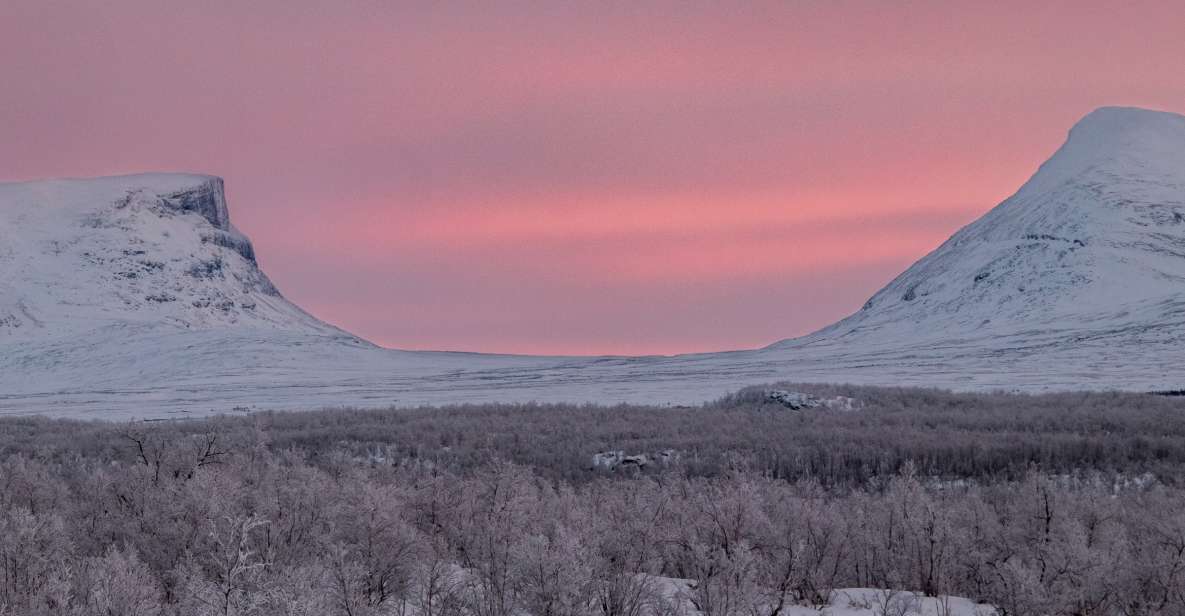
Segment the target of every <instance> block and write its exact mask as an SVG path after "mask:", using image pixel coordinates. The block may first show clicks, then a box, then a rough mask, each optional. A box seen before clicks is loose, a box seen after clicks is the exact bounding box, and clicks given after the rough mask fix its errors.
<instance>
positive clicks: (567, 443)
mask: <svg viewBox="0 0 1185 616" xmlns="http://www.w3.org/2000/svg"><path fill="white" fill-rule="evenodd" d="M783 388H785V389H793V390H796V391H804V392H808V393H812V394H815V395H818V396H821V397H830V396H836V395H843V396H849V397H853V398H855V399H856V400H858V402H859V408H858V410H854V411H840V410H830V409H807V410H802V411H792V410H789V409H786V408H784V407H782V406H781V405H779V404H777V403H775V402H771V401H769V400H768V399H767V397H766V396H765V391H766V390H765V389H762V388H754V389H750V390H745V391H742V392H740V393H739V394H737V395H734V396H730V397H728V398H726V399H724V400H721V401H719V402H717V403H714V404H710V405H705V406H703V407H695V408H652V407H628V406H623V407H611V408H606V407H576V406H556V405H488V406H469V407H458V408H447V409H432V408H429V409H390V410H378V411H362V410H350V409H340V410H331V411H321V412H311V413H310V412H300V413H261V414H255V415H248V416H237V417H222V418H214V419H203V420H191V421H177V422H158V423H151V424H139V425H136V426H134V428H135V430H138V431H141V432H143V433H145V434H151V435H156V436H158V437H166V436H168V437H184V436H188V435H203V434H214V435H217V436H218V437H219V438H220V439H221V441H222V442H223V443H226V444H228V445H229V444H232V443H234V444H235V445H236V446H237V447H242V446H245V443H247V442H248V441H250V442H252V443H262V446H264V447H266V448H268V449H269V450H270V451H273V452H284V451H287V450H289V449H295V450H298V451H300V452H302V453H301V455H302V456H304V457H305V458H306V459H307V460H308V461H309V463H311V464H313V465H321V464H326V463H330V462H332V461H333V460H334V459H335V458H336V457H339V456H347V457H351V458H357V459H365V460H371V461H374V462H375V463H396V464H404V465H407V464H432V465H435V466H437V467H439V468H445V469H448V470H451V471H453V472H458V473H463V472H467V471H469V470H473V469H478V468H482V467H484V466H486V465H488V464H489V463H490V462H491V461H494V460H508V461H511V462H514V463H516V464H520V465H523V466H528V467H530V468H531V469H533V470H534V472H536V473H538V474H539V475H541V476H543V477H546V478H548V479H563V480H566V481H569V482H573V483H583V482H586V481H590V480H595V479H597V478H600V477H604V476H605V475H606V474H607V473H608V471H606V469H604V468H594V465H593V464H592V459H593V456H594V455H595V454H596V453H598V452H602V451H623V452H624V453H625V454H626V455H630V454H647V453H652V452H656V451H664V450H673V451H674V452H675V454H676V455H675V457H674V458H673V459H672V461H671V463H668V464H651V465H650V466H649V467H648V468H646V469H643V470H642V472H643V473H647V474H652V473H656V472H670V471H671V470H676V471H677V472H678V473H679V474H682V475H684V476H687V477H714V476H718V475H720V474H721V473H722V472H725V471H726V470H727V469H728V468H730V465H731V464H732V462H733V461H734V460H735V459H736V458H737V457H738V456H739V457H743V458H745V459H746V460H747V462H748V463H749V464H750V465H751V467H752V468H753V469H754V470H756V471H758V472H761V473H764V474H768V475H769V476H771V477H774V478H777V479H783V480H786V481H791V482H796V481H801V480H808V479H809V480H812V481H816V482H818V483H820V484H822V485H824V486H827V487H836V488H848V489H854V488H874V487H876V486H877V485H882V484H883V483H884V482H886V481H887V480H888V479H889V478H891V477H893V476H895V475H897V474H898V473H900V471H901V469H902V468H903V467H904V466H905V465H906V464H910V465H911V466H912V467H913V468H914V469H916V473H917V474H918V475H919V476H921V477H924V478H926V479H927V480H928V481H939V482H944V481H956V480H972V481H976V482H981V483H992V482H996V481H1016V480H1019V479H1021V478H1023V477H1025V476H1026V475H1027V474H1028V473H1029V472H1031V471H1033V470H1036V471H1039V472H1041V473H1044V474H1047V475H1067V476H1075V477H1078V476H1083V475H1093V476H1096V477H1099V478H1100V480H1105V481H1108V482H1114V481H1130V480H1146V479H1147V478H1148V477H1151V478H1154V479H1155V480H1156V481H1159V482H1161V483H1165V484H1169V485H1174V486H1176V485H1181V482H1182V481H1183V478H1185V399H1182V398H1171V397H1162V396H1153V395H1146V394H1114V393H1081V394H1050V395H1040V396H1029V395H1007V394H952V393H949V392H942V391H931V390H918V389H889V388H868V387H840V386H808V385H798V386H794V385H788V386H783ZM127 430H128V427H127V426H124V425H115V424H109V423H102V422H93V423H88V422H70V421H55V420H47V419H40V418H25V419H9V420H4V421H0V455H5V454H14V453H21V454H25V455H29V456H35V457H42V458H48V459H64V457H69V456H71V455H84V456H86V457H92V458H100V459H112V460H120V461H125V462H126V461H128V460H130V459H131V457H132V452H131V451H130V450H129V449H128V448H127V441H126V439H125V438H124V433H125V432H126V431H127ZM671 464H673V465H674V469H672V466H671ZM615 472H616V473H618V474H620V473H622V472H623V471H622V470H618V471H615ZM630 472H635V471H630Z"/></svg>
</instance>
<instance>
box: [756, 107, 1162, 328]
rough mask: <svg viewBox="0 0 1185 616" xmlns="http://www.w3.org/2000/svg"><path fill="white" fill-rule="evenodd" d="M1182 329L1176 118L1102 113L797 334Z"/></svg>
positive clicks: (1090, 117) (1141, 113) (1145, 113)
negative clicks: (849, 308) (995, 195)
mask: <svg viewBox="0 0 1185 616" xmlns="http://www.w3.org/2000/svg"><path fill="white" fill-rule="evenodd" d="M1183 323H1185V117H1183V116H1179V115H1176V114H1170V113H1162V112H1153V111H1144V110H1138V109H1126V108H1115V107H1108V108H1103V109H1099V110H1097V111H1095V112H1093V113H1091V114H1090V115H1088V116H1087V117H1086V118H1084V119H1083V120H1082V121H1081V122H1079V123H1078V124H1077V125H1076V126H1075V127H1074V128H1073V129H1072V130H1071V131H1070V136H1069V139H1068V140H1067V141H1066V143H1065V145H1063V146H1062V147H1061V149H1059V150H1058V151H1057V153H1055V154H1054V156H1053V157H1052V158H1051V159H1049V161H1048V162H1046V163H1045V164H1044V165H1042V166H1041V168H1040V169H1039V170H1038V171H1037V173H1036V175H1034V176H1033V178H1032V179H1031V180H1029V181H1028V182H1027V183H1026V184H1025V185H1024V186H1023V187H1022V188H1021V189H1020V190H1019V191H1018V192H1017V193H1016V194H1015V195H1013V196H1012V197H1010V198H1009V199H1008V200H1006V201H1004V202H1003V203H1001V204H1000V205H999V206H997V207H996V208H994V209H992V210H991V211H990V212H988V213H987V214H986V215H984V216H983V217H982V218H980V219H979V220H976V221H975V222H973V223H972V224H970V225H968V226H967V227H965V228H963V229H962V230H960V231H959V232H958V233H956V234H955V235H954V236H952V237H951V238H950V239H949V240H947V241H946V242H945V243H944V244H942V246H940V247H939V248H938V249H937V250H935V251H934V252H932V253H930V254H929V255H927V256H926V257H924V258H923V259H921V260H920V261H918V262H917V263H915V264H914V265H913V266H912V267H910V268H909V269H908V270H906V271H905V273H903V274H901V275H900V276H899V277H897V279H896V280H893V281H892V282H891V283H889V285H888V286H886V287H885V288H884V289H882V290H881V291H880V292H878V293H877V294H876V295H874V296H873V297H872V299H870V300H868V303H867V304H866V305H865V306H864V308H863V309H862V310H860V312H858V313H856V314H854V315H852V316H851V317H849V318H847V319H844V320H843V321H840V322H839V323H836V324H835V325H832V326H831V327H828V328H826V329H824V330H822V331H820V332H818V333H816V334H814V335H812V336H810V337H808V339H809V340H824V339H825V340H832V339H844V338H850V337H855V338H860V339H862V340H864V341H867V340H871V339H877V340H883V341H885V342H894V343H899V342H903V341H905V340H910V341H913V342H918V341H922V340H925V341H948V342H950V341H954V340H957V339H970V340H976V341H979V342H978V343H982V344H997V345H998V344H999V341H1000V340H1001V339H1008V340H1009V342H1008V344H1014V345H1021V346H1029V345H1032V344H1034V343H1036V342H1039V341H1040V340H1042V339H1045V338H1049V337H1053V338H1058V339H1060V338H1061V337H1064V336H1074V337H1080V338H1083V337H1084V338H1095V337H1100V336H1106V337H1116V336H1127V335H1132V334H1139V335H1141V336H1142V337H1143V339H1144V340H1145V341H1146V342H1148V343H1152V342H1156V341H1160V342H1166V343H1167V342H1171V341H1174V340H1177V339H1178V338H1179V337H1180V336H1181V335H1182V334H1185V327H1182V325H1183ZM1153 334H1155V335H1153ZM1160 337H1163V340H1161V339H1160ZM1154 338H1155V340H1154ZM993 341H994V342H993ZM806 342H807V341H806V340H802V341H793V340H791V341H783V342H780V343H777V344H775V345H774V348H791V347H795V346H800V345H802V344H804V343H806Z"/></svg>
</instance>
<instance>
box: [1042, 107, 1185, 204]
mask: <svg viewBox="0 0 1185 616" xmlns="http://www.w3.org/2000/svg"><path fill="white" fill-rule="evenodd" d="M1182 168H1185V116H1182V115H1178V114H1175V113H1169V112H1166V111H1151V110H1148V109H1140V108H1136V107H1101V108H1099V109H1096V110H1094V111H1092V112H1090V113H1088V114H1087V115H1086V116H1085V117H1083V118H1082V119H1081V120H1079V121H1078V123H1076V124H1075V125H1074V126H1073V128H1071V129H1070V133H1069V136H1068V137H1067V138H1066V142H1065V144H1063V145H1062V147H1061V148H1059V149H1058V151H1057V152H1055V153H1054V155H1053V156H1052V157H1051V158H1050V159H1049V160H1048V161H1046V162H1045V164H1043V165H1041V168H1040V169H1039V170H1038V172H1037V174H1036V175H1035V176H1034V177H1033V179H1032V180H1030V181H1029V183H1028V184H1026V185H1025V187H1024V188H1022V191H1023V190H1028V191H1033V190H1048V189H1050V188H1051V187H1053V186H1056V185H1057V184H1060V183H1062V182H1065V181H1067V180H1068V179H1070V178H1072V177H1075V176H1078V175H1080V174H1082V173H1085V172H1092V171H1093V172H1099V171H1105V174H1104V175H1106V176H1108V177H1112V178H1116V177H1118V178H1130V177H1134V176H1143V177H1157V176H1162V177H1163V176H1173V177H1175V176H1177V175H1179V174H1180V171H1181V169H1182Z"/></svg>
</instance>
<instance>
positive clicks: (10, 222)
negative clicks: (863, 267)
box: [0, 107, 1185, 418]
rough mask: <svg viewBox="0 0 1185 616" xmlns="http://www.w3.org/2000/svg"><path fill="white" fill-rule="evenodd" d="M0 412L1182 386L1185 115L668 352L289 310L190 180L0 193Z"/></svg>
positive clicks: (112, 414)
mask: <svg viewBox="0 0 1185 616" xmlns="http://www.w3.org/2000/svg"><path fill="white" fill-rule="evenodd" d="M0 237H5V238H7V240H8V241H7V242H6V243H5V244H4V245H0V413H49V414H55V415H63V414H65V415H81V416H99V417H104V418H129V417H138V418H145V417H175V416H185V415H187V414H193V413H199V414H205V413H217V412H228V411H232V410H235V409H269V408H274V409H292V408H316V407H324V406H343V405H352V406H389V405H401V406H409V405H419V404H434V405H440V404H460V403H468V402H525V401H539V402H577V403H582V402H598V403H603V404H613V403H649V404H696V403H700V402H703V401H706V400H710V399H714V398H716V397H719V396H721V395H723V394H724V393H726V392H728V391H732V390H736V389H739V388H740V387H743V386H746V385H753V384H761V383H770V382H775V381H800V382H804V381H815V382H820V381H827V382H849V383H862V384H879V385H889V384H901V385H921V386H934V387H944V388H951V389H959V390H994V389H1006V390H1013V391H1047V390H1059V389H1060V390H1066V389H1125V390H1172V389H1181V388H1182V386H1183V385H1185V382H1183V381H1185V379H1182V378H1181V377H1180V376H1179V375H1178V374H1177V373H1176V368H1175V367H1176V366H1178V365H1181V364H1182V363H1183V362H1185V344H1182V343H1185V117H1182V116H1179V115H1176V114H1171V113H1167V112H1152V111H1146V110H1140V109H1134V108H1115V107H1109V108H1102V109H1099V110H1096V111H1095V112H1092V113H1091V114H1088V115H1087V116H1086V117H1085V118H1083V119H1082V121H1080V122H1078V123H1077V124H1075V126H1074V128H1072V129H1071V131H1070V133H1069V135H1068V137H1067V139H1066V142H1065V144H1063V145H1062V147H1061V148H1059V149H1058V150H1057V152H1055V153H1054V155H1053V156H1052V157H1051V158H1050V159H1049V160H1048V161H1046V162H1045V163H1043V164H1042V165H1041V166H1040V167H1039V168H1038V170H1037V171H1036V173H1034V175H1033V176H1032V177H1031V178H1030V179H1029V180H1028V181H1027V182H1026V183H1025V184H1024V185H1023V186H1022V187H1021V188H1020V189H1019V190H1017V191H1016V193H1014V194H1013V195H1012V196H1011V197H1009V198H1008V199H1006V200H1004V201H1003V202H1002V203H1001V204H999V205H998V206H996V207H995V208H993V209H992V210H991V211H989V212H988V213H986V214H985V215H984V216H982V217H981V218H979V219H978V220H976V221H975V222H973V223H971V224H969V225H967V226H965V227H963V228H962V229H960V230H959V231H958V232H956V233H955V234H953V235H952V236H951V238H949V239H948V240H947V241H946V242H944V243H943V244H942V245H940V246H939V247H938V248H936V249H935V250H934V251H932V252H930V253H929V254H927V255H925V256H923V257H922V258H921V259H919V260H918V261H917V262H916V263H914V264H913V265H912V266H911V267H909V268H908V269H906V270H905V271H904V272H903V273H902V274H900V275H899V276H897V277H895V278H894V279H893V280H892V281H890V282H889V283H888V284H887V285H885V287H883V288H882V289H881V290H879V291H878V292H877V293H876V294H874V295H873V296H872V297H871V298H870V299H869V301H868V302H867V303H866V304H865V306H864V307H863V308H862V309H861V310H859V311H857V312H856V313H854V314H852V315H850V316H848V317H846V318H844V319H842V320H840V321H838V322H836V323H834V324H832V325H830V326H828V327H825V328H823V329H821V330H819V331H817V332H814V333H811V334H809V335H806V336H802V337H799V338H793V339H787V340H782V341H778V342H775V343H773V344H771V345H769V346H767V347H765V348H762V349H756V350H746V351H733V352H727V353H699V354H688V355H678V356H670V357H657V356H652V357H537V356H504V355H483V354H471V353H442V352H415V351H398V350H391V349H383V348H379V347H377V346H374V345H372V344H370V343H369V342H366V341H365V340H363V339H361V338H359V337H357V336H354V335H352V334H349V333H348V332H344V331H342V330H340V329H338V328H336V327H334V326H332V325H329V324H327V323H324V322H322V321H320V320H318V319H316V318H315V317H313V316H311V315H309V314H308V313H306V312H305V311H303V310H302V309H300V308H299V307H298V306H296V305H294V304H292V303H291V302H288V301H287V300H286V299H284V297H283V295H281V294H280V292H279V290H277V289H276V288H275V286H274V285H272V284H271V281H270V280H269V279H268V278H267V276H266V274H264V273H263V271H262V270H261V269H260V268H259V267H258V264H257V262H256V258H255V252H254V247H253V246H252V245H251V243H250V240H249V239H248V238H247V237H246V236H245V235H243V234H242V233H239V232H238V231H237V230H236V229H235V228H234V226H233V224H232V222H231V216H230V211H229V208H228V207H227V204H226V198H225V193H224V190H223V184H222V181H221V180H220V179H218V178H216V177H214V176H205V175H195V174H141V175H132V176H119V177H113V178H100V179H92V180H50V181H44V182H34V183H8V184H0Z"/></svg>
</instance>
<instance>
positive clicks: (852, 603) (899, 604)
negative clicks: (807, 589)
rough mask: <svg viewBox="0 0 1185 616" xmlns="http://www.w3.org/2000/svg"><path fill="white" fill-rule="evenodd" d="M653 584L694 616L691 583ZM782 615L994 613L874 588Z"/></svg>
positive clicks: (955, 600)
mask: <svg viewBox="0 0 1185 616" xmlns="http://www.w3.org/2000/svg"><path fill="white" fill-rule="evenodd" d="M653 582H654V584H655V585H656V588H657V589H658V590H659V592H660V594H661V595H662V596H663V597H664V598H666V599H667V600H668V601H671V602H672V603H676V605H678V606H679V607H680V608H681V612H682V613H685V614H688V616H694V615H696V614H700V613H701V612H700V611H699V610H697V609H695V606H694V604H693V603H692V602H691V600H690V598H691V597H692V593H693V590H692V588H693V587H694V585H695V581H694V580H684V579H678V578H666V577H656V578H653ZM781 613H782V614H785V615H786V616H883V615H885V614H900V615H901V616H996V615H997V614H998V612H997V610H996V609H995V608H994V607H992V606H990V605H986V604H983V603H976V602H974V601H971V600H969V599H964V598H961V597H948V596H942V597H926V596H923V595H921V594H918V593H913V592H909V591H901V590H883V589H878V588H839V589H836V590H834V591H833V592H832V593H831V600H830V601H829V602H828V604H827V605H820V606H804V605H790V606H787V607H785V608H783V610H782V612H781Z"/></svg>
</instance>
